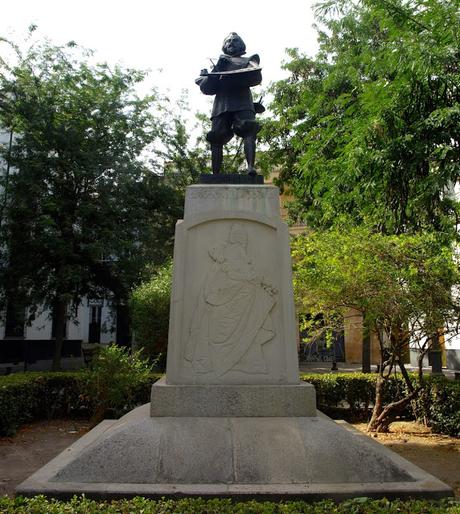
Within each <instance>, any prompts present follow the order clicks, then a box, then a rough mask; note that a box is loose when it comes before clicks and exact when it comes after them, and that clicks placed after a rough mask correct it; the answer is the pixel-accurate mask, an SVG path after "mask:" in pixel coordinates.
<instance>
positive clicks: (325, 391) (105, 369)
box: [0, 349, 460, 437]
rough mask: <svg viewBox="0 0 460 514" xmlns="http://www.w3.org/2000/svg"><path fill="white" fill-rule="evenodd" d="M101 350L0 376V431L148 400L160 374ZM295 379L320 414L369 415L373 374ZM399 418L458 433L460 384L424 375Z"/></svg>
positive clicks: (397, 391)
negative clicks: (70, 367)
mask: <svg viewBox="0 0 460 514" xmlns="http://www.w3.org/2000/svg"><path fill="white" fill-rule="evenodd" d="M107 352H108V354H103V358H102V360H101V361H100V362H99V363H98V364H97V366H96V368H95V369H94V371H77V372H75V371H73V372H61V373H50V372H44V373H34V372H28V373H18V374H15V375H9V376H3V377H0V435H12V434H14V432H15V431H16V430H17V429H18V428H19V427H20V426H21V425H22V424H23V423H27V422H30V421H34V420H39V419H52V418H59V417H81V418H89V417H91V416H93V421H97V420H98V419H100V418H101V417H103V416H105V415H108V416H110V417H118V416H121V415H123V414H124V413H126V412H128V411H129V410H131V409H132V408H134V407H136V406H138V405H142V404H143V403H146V402H148V401H149V399H150V386H151V384H152V383H153V382H155V381H156V380H158V379H159V378H160V377H161V374H154V373H150V372H149V371H148V367H149V366H148V365H147V364H146V363H145V361H144V362H143V361H142V359H140V360H139V359H138V356H137V357H136V359H138V361H137V364H136V363H131V364H130V363H129V361H130V359H131V356H129V355H127V354H125V353H124V350H121V355H118V354H119V353H120V352H119V351H118V349H115V350H107ZM104 355H105V356H104ZM96 370H97V371H96ZM301 378H302V380H304V381H306V382H310V383H311V384H313V385H314V386H315V389H316V395H317V403H318V408H319V409H320V410H322V411H323V412H324V413H325V414H327V415H329V416H331V417H333V418H338V417H340V418H344V419H348V420H357V419H360V420H367V419H368V418H369V415H370V409H371V408H372V406H373V401H374V397H375V382H376V380H377V375H375V374H361V373H353V374H349V373H337V374H324V375H319V374H313V373H310V374H302V375H301ZM414 380H415V379H414ZM405 387H406V386H405V384H404V381H403V380H402V378H401V377H400V376H394V377H391V378H390V379H389V380H388V381H387V383H386V385H385V390H384V395H385V402H389V401H391V400H394V399H398V398H400V397H401V396H402V395H403V394H404V392H405ZM96 413H97V414H98V415H97V416H95V414H96ZM402 416H403V417H404V418H406V419H414V418H417V419H419V420H421V421H423V422H425V423H426V424H427V425H429V426H431V428H432V429H433V431H434V432H437V433H440V434H448V435H451V436H454V437H455V436H457V437H458V436H460V383H459V382H455V381H451V380H447V379H442V378H432V377H427V378H426V387H425V389H424V391H423V392H422V394H421V396H420V398H419V399H418V400H417V401H416V402H414V404H413V405H412V406H408V407H407V408H406V410H405V411H404V412H403V413H402Z"/></svg>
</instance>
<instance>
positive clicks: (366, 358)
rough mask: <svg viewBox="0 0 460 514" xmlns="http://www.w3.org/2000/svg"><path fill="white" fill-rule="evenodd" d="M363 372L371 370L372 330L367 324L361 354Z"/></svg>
mask: <svg viewBox="0 0 460 514" xmlns="http://www.w3.org/2000/svg"><path fill="white" fill-rule="evenodd" d="M361 361H362V372H363V373H370V372H371V331H370V330H369V327H368V326H367V325H364V330H363V349H362V355H361Z"/></svg>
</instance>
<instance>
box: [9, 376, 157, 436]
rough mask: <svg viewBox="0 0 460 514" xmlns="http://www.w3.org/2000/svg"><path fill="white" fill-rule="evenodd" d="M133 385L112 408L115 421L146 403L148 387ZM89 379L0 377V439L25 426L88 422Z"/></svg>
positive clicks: (94, 404)
mask: <svg viewBox="0 0 460 514" xmlns="http://www.w3.org/2000/svg"><path fill="white" fill-rule="evenodd" d="M159 376H160V375H158V374H152V375H151V376H150V379H149V380H148V381H145V382H143V383H135V384H132V386H131V387H132V390H131V393H130V395H127V396H129V398H130V401H129V402H128V403H126V402H125V401H123V402H121V403H120V405H118V406H115V408H114V409H113V411H112V412H108V415H109V416H110V417H118V416H120V415H122V414H124V413H126V412H128V411H130V410H131V409H133V408H134V407H136V406H137V405H141V404H143V403H146V402H148V401H149V398H150V388H151V384H152V383H153V382H155V381H156V380H157V379H158V378H159ZM87 379H88V376H87V374H86V373H85V372H82V371H69V372H57V373H51V372H27V373H17V374H14V375H7V376H2V377H0V435H3V436H10V435H13V434H14V433H15V432H16V431H17V429H18V428H19V427H20V426H21V425H23V424H24V423H28V422H31V421H36V420H40V419H56V418H63V417H71V418H90V417H91V416H92V415H93V414H94V412H95V411H96V410H97V406H98V405H97V402H96V401H95V399H94V398H91V397H90V396H88V387H87V385H88V384H87Z"/></svg>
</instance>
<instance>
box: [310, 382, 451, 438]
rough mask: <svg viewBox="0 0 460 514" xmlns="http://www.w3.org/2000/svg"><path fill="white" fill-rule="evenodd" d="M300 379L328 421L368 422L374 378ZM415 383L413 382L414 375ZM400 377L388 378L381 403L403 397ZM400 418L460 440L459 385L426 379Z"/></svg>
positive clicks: (402, 383) (372, 399)
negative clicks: (312, 391)
mask: <svg viewBox="0 0 460 514" xmlns="http://www.w3.org/2000/svg"><path fill="white" fill-rule="evenodd" d="M301 379H302V380H304V381H305V382H310V383H311V384H313V385H314V386H315V389H316V399H317V404H318V408H319V409H320V410H321V411H323V412H324V413H325V414H327V415H329V416H331V417H343V418H345V419H349V420H357V419H360V420H368V419H369V416H370V414H371V411H370V409H371V408H372V407H373V404H374V399H375V384H376V381H377V375H376V374H371V373H336V374H333V373H328V374H324V375H319V374H315V373H305V374H302V375H301ZM413 380H414V382H415V380H416V378H415V375H413ZM406 388H407V386H406V384H405V382H404V380H403V378H402V377H401V376H400V375H394V376H392V377H390V378H389V379H388V380H387V381H386V382H385V386H384V403H389V402H390V401H394V400H399V399H400V398H402V397H403V396H404V395H405V394H406ZM401 416H402V417H403V418H406V419H418V420H420V421H423V422H424V423H426V424H427V425H428V426H430V427H431V428H432V430H433V431H434V432H436V433H439V434H447V435H451V436H454V437H458V436H460V382H456V381H452V380H447V379H446V378H443V377H431V376H427V377H425V388H424V389H423V390H422V392H421V394H420V397H419V398H418V399H417V401H416V402H413V404H412V405H408V406H407V408H406V409H405V411H403V412H402V413H401Z"/></svg>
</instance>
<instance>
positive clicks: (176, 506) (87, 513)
mask: <svg viewBox="0 0 460 514" xmlns="http://www.w3.org/2000/svg"><path fill="white" fill-rule="evenodd" d="M44 512H46V513H47V514H96V513H97V514H141V513H142V514H173V513H175V514H192V513H193V514H200V513H206V514H230V513H232V514H234V513H236V514H300V513H304V514H334V513H335V514H351V513H353V514H382V513H385V514H396V513H397V514H460V502H456V501H455V500H443V501H439V502H430V501H426V500H409V501H391V502H390V501H388V500H385V499H382V500H370V499H368V498H355V499H353V500H347V501H344V502H342V503H340V504H335V503H333V502H332V501H330V500H326V501H321V502H316V503H306V502H302V501H288V502H258V501H254V500H252V501H248V502H238V503H233V502H232V501H231V500H227V499H211V500H203V499H201V498H194V499H190V498H185V499H181V500H165V499H162V500H158V501H155V500H147V499H145V498H142V497H136V498H133V499H131V500H117V501H112V502H104V501H94V500H89V499H87V498H85V497H74V498H73V499H72V500H70V501H69V502H61V501H57V500H47V499H45V497H44V496H36V497H34V498H23V497H18V498H7V497H3V498H0V513H8V514H26V513H27V514H42V513H44Z"/></svg>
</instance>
